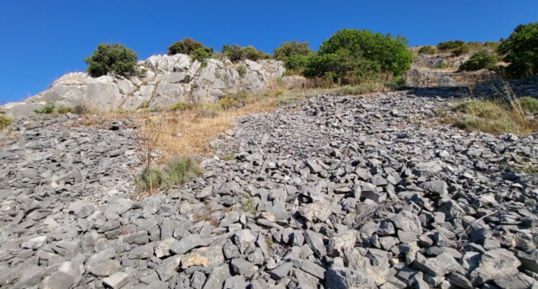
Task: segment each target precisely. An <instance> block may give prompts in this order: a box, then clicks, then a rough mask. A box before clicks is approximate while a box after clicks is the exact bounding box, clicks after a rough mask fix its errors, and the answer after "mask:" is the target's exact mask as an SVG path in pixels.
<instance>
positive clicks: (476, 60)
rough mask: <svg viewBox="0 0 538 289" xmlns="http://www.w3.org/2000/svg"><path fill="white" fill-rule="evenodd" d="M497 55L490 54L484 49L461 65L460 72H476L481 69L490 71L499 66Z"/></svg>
mask: <svg viewBox="0 0 538 289" xmlns="http://www.w3.org/2000/svg"><path fill="white" fill-rule="evenodd" d="M497 60H498V59H497V55H494V54H491V53H489V52H488V51H487V50H485V49H483V50H480V51H478V52H476V53H475V54H473V56H471V58H469V60H467V61H465V62H464V63H462V64H461V65H460V70H464V71H475V70H480V69H490V68H493V67H495V65H496V64H497Z"/></svg>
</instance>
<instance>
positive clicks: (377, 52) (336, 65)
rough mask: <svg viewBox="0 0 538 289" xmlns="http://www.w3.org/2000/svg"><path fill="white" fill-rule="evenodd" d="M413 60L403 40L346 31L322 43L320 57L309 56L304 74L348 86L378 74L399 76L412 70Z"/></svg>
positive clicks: (356, 31) (405, 41)
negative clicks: (362, 78)
mask: <svg viewBox="0 0 538 289" xmlns="http://www.w3.org/2000/svg"><path fill="white" fill-rule="evenodd" d="M412 60H413V53H411V52H410V51H409V50H408V49H407V40H406V39H405V38H404V37H401V36H397V37H392V36H391V35H390V34H387V35H382V34H381V33H372V32H371V31H369V30H356V29H343V30H339V31H338V32H336V33H335V34H333V35H332V36H331V38H329V39H328V40H325V41H323V43H322V44H321V46H320V47H319V51H318V54H317V55H315V56H312V57H309V59H308V62H307V65H306V67H305V69H304V71H303V75H304V76H307V77H323V78H329V79H330V78H332V79H333V81H335V82H338V83H340V84H346V83H348V82H349V83H353V82H355V81H356V80H357V79H358V78H359V77H360V76H363V75H370V76H372V75H376V74H377V73H379V72H381V73H391V74H393V75H400V74H402V73H403V72H405V71H406V70H408V69H409V68H410V67H411V61H412ZM348 80H349V81H348Z"/></svg>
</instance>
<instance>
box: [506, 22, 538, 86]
mask: <svg viewBox="0 0 538 289" xmlns="http://www.w3.org/2000/svg"><path fill="white" fill-rule="evenodd" d="M497 51H498V52H499V53H500V54H503V55H505V56H504V58H503V60H504V61H506V62H509V63H510V65H508V67H507V68H506V71H507V72H508V74H509V75H510V76H512V77H526V76H531V75H534V74H536V68H537V67H538V22H535V23H529V24H527V25H518V26H517V27H516V28H515V29H514V32H512V34H510V36H509V37H508V39H501V44H500V45H499V47H498V49H497Z"/></svg>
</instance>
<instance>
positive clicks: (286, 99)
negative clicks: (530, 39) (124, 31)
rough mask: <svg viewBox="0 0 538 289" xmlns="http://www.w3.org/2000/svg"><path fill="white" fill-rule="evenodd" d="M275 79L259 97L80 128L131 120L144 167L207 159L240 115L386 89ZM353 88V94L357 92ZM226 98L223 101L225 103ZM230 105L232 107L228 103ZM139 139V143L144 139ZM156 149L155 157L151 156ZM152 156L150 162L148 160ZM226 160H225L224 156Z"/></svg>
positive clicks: (100, 115)
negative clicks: (214, 142)
mask: <svg viewBox="0 0 538 289" xmlns="http://www.w3.org/2000/svg"><path fill="white" fill-rule="evenodd" d="M285 85H286V84H284V83H279V82H277V81H275V82H272V83H270V84H269V85H268V89H267V91H266V92H265V93H263V94H254V95H252V94H244V93H241V94H237V95H228V96H226V97H223V98H222V99H221V101H219V102H217V103H206V104H196V105H193V106H192V107H190V106H189V107H185V109H180V110H175V111H173V110H171V109H168V110H164V111H159V112H149V111H144V112H128V111H109V112H95V111H93V112H88V113H87V114H84V115H82V116H81V118H80V120H79V121H78V125H82V126H95V127H102V128H107V127H108V124H109V122H110V120H122V119H129V120H132V121H133V123H134V127H136V128H137V129H136V131H137V132H136V133H135V138H137V143H139V146H141V147H140V148H139V150H140V151H144V153H142V159H141V160H142V161H143V162H144V164H145V166H146V167H150V166H154V165H162V164H165V163H166V162H167V161H168V160H169V159H172V158H174V157H182V156H192V155H198V156H206V157H207V156H211V155H212V154H213V153H214V150H213V148H211V147H210V145H209V142H210V141H212V140H214V139H216V138H217V137H218V135H219V134H221V133H224V132H226V131H227V130H229V129H231V128H232V127H233V125H234V123H233V120H234V119H235V118H238V117H242V116H246V115H251V114H259V113H266V112H271V111H273V110H274V109H275V108H277V107H279V106H282V105H286V104H290V103H294V102H296V101H299V100H303V99H307V98H310V97H313V96H315V95H317V94H320V93H325V94H332V95H342V94H343V92H352V93H349V94H355V95H357V94H360V93H363V94H367V93H369V92H372V91H385V90H387V88H386V87H385V86H383V85H382V84H379V85H376V84H374V83H373V82H371V83H370V82H368V83H366V84H363V85H362V86H361V89H360V91H359V89H358V86H357V87H355V88H352V89H342V87H335V88H311V87H309V85H301V87H300V88H291V89H289V88H286V87H285ZM355 89H356V90H355ZM223 100H224V101H223ZM231 102H233V103H231ZM142 140H143V141H142ZM155 151H158V155H155V154H153V155H152V154H151V152H155ZM150 156H151V159H150ZM223 157H224V156H223Z"/></svg>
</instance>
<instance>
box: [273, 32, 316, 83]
mask: <svg viewBox="0 0 538 289" xmlns="http://www.w3.org/2000/svg"><path fill="white" fill-rule="evenodd" d="M315 54H316V52H315V51H313V50H310V48H308V42H297V41H296V40H293V41H292V42H284V43H282V44H280V46H279V47H277V48H275V49H273V58H274V59H277V60H281V61H283V62H284V67H286V74H288V75H292V74H294V73H298V74H300V73H301V72H302V70H303V69H304V67H305V66H306V63H307V61H308V57H310V56H312V55H315Z"/></svg>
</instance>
